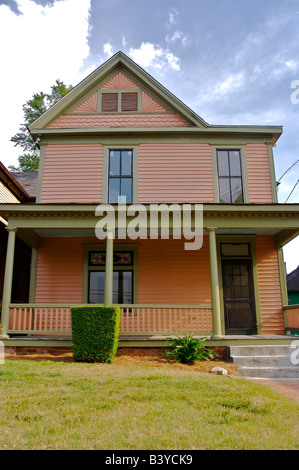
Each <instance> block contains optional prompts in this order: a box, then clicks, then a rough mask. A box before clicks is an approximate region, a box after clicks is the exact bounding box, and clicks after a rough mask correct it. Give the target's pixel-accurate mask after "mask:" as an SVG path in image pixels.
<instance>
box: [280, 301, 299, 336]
mask: <svg viewBox="0 0 299 470" xmlns="http://www.w3.org/2000/svg"><path fill="white" fill-rule="evenodd" d="M283 309H284V314H285V318H286V324H287V328H286V329H287V330H299V305H287V306H285V307H283Z"/></svg>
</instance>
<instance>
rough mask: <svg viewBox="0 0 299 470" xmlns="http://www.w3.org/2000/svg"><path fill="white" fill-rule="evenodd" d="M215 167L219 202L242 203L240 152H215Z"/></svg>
mask: <svg viewBox="0 0 299 470" xmlns="http://www.w3.org/2000/svg"><path fill="white" fill-rule="evenodd" d="M217 167H218V185H219V199H220V202H223V203H242V202H244V198H243V183H242V168H241V152H240V150H217Z"/></svg>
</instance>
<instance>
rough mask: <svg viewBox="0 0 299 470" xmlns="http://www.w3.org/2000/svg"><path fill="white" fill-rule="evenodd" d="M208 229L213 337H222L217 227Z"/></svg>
mask: <svg viewBox="0 0 299 470" xmlns="http://www.w3.org/2000/svg"><path fill="white" fill-rule="evenodd" d="M207 230H208V232H209V251H210V272H211V293H212V317H213V337H214V338H222V337H223V335H222V331H221V311H220V293H219V276H218V262H217V246H216V228H208V229H207Z"/></svg>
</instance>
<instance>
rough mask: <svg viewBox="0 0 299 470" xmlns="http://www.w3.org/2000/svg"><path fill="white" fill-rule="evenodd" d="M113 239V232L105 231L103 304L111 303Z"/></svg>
mask: <svg viewBox="0 0 299 470" xmlns="http://www.w3.org/2000/svg"><path fill="white" fill-rule="evenodd" d="M113 238H114V230H110V229H108V230H107V237H106V265H105V292H104V304H105V305H112V302H113Z"/></svg>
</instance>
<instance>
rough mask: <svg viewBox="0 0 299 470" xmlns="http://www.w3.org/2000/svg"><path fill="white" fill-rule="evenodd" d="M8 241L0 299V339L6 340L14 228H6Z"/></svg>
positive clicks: (13, 255)
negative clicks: (0, 310)
mask: <svg viewBox="0 0 299 470" xmlns="http://www.w3.org/2000/svg"><path fill="white" fill-rule="evenodd" d="M7 231H8V241H7V250H6V263H5V272H4V283H3V298H2V313H1V327H2V331H0V337H1V338H8V337H9V336H8V334H7V330H8V327H9V305H10V303H11V291H12V279H13V265H14V257H15V244H16V235H17V229H16V228H7Z"/></svg>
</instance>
